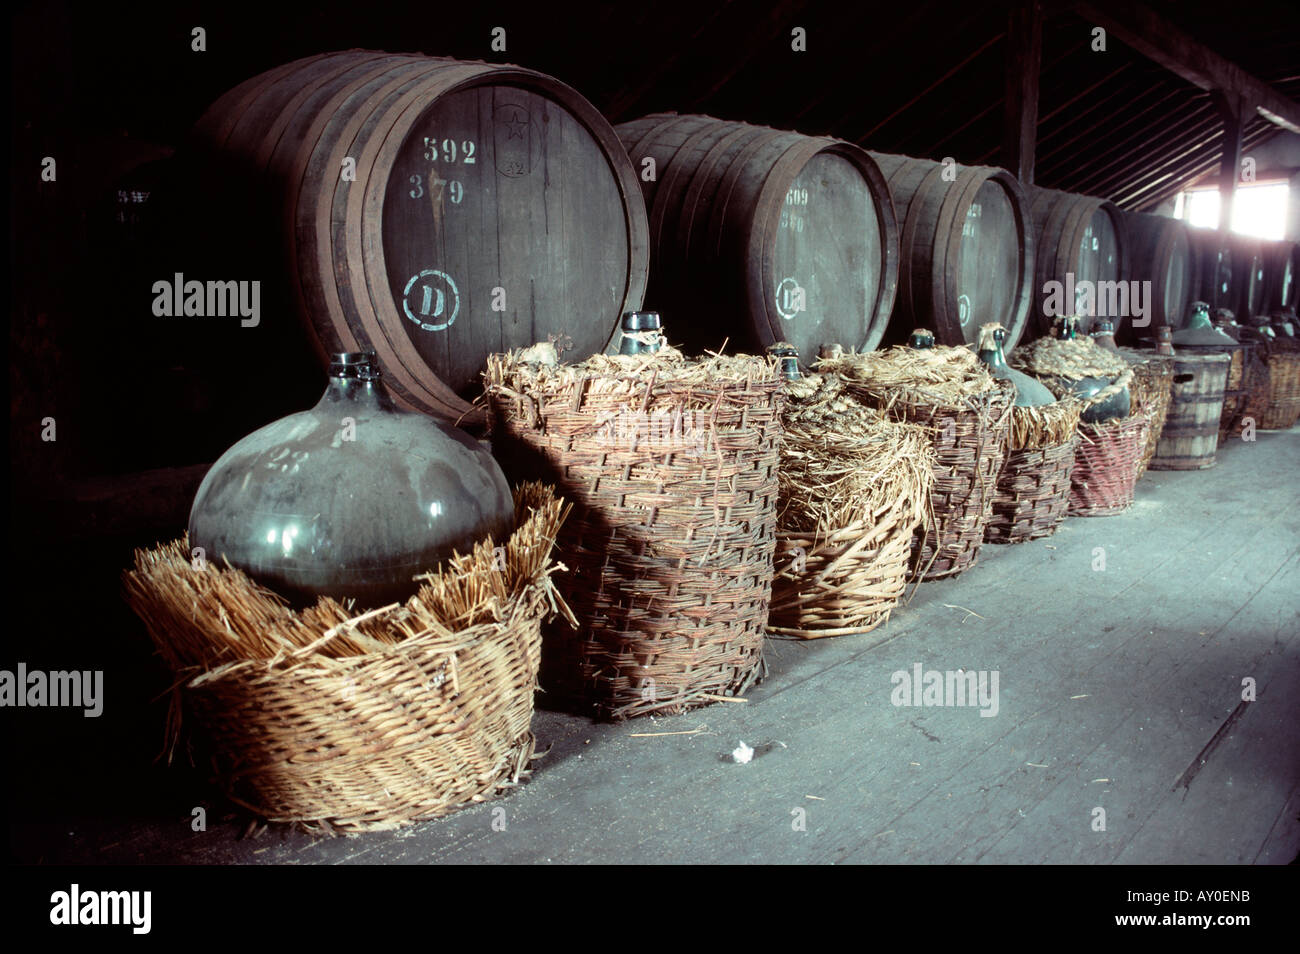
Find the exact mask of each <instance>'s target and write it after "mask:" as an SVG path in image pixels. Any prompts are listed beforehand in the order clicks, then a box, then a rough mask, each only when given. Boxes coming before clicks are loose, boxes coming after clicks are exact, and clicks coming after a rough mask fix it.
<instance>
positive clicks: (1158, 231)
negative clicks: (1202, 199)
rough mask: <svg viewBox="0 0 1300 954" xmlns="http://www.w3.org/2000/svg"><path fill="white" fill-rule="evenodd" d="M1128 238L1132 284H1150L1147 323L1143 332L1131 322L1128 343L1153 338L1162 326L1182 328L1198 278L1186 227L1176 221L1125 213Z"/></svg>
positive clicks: (1125, 336)
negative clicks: (1156, 330)
mask: <svg viewBox="0 0 1300 954" xmlns="http://www.w3.org/2000/svg"><path fill="white" fill-rule="evenodd" d="M1124 225H1125V228H1126V229H1127V231H1128V236H1129V250H1130V256H1129V263H1130V271H1131V274H1132V278H1133V280H1135V281H1141V282H1150V283H1151V295H1150V298H1149V300H1148V302H1147V305H1148V307H1149V311H1150V314H1149V316H1148V317H1149V322H1148V324H1147V325H1146V326H1145V328H1141V327H1137V326H1136V325H1135V324H1134V322H1129V323H1127V324H1126V326H1125V330H1126V334H1125V335H1124V338H1125V339H1126V340H1128V341H1133V340H1135V339H1139V338H1143V337H1154V335H1155V329H1156V328H1158V327H1160V326H1161V325H1169V326H1170V327H1172V328H1182V327H1183V326H1184V325H1185V324H1186V323H1187V319H1188V317H1189V316H1190V314H1191V305H1192V301H1193V299H1194V297H1195V295H1196V290H1197V287H1198V285H1199V281H1200V276H1199V274H1198V272H1199V262H1198V259H1197V258H1196V256H1195V254H1194V253H1193V249H1192V239H1191V235H1190V233H1189V232H1188V229H1187V226H1186V225H1185V224H1184V223H1183V222H1181V221H1179V220H1178V219H1172V218H1169V217H1167V216H1163V215H1149V214H1147V213H1145V212H1125V213H1124Z"/></svg>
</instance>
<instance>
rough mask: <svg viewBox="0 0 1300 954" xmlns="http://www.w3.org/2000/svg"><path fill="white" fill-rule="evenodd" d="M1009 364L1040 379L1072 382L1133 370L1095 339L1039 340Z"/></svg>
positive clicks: (1015, 353) (1017, 352) (1018, 352)
mask: <svg viewBox="0 0 1300 954" xmlns="http://www.w3.org/2000/svg"><path fill="white" fill-rule="evenodd" d="M1007 363H1008V364H1010V365H1011V366H1012V367H1015V368H1019V369H1020V370H1021V371H1024V372H1025V373H1027V374H1032V375H1035V376H1037V377H1048V376H1051V377H1059V378H1066V379H1068V380H1072V381H1077V380H1079V379H1080V378H1094V377H1095V378H1113V377H1115V375H1117V374H1122V373H1123V372H1125V371H1127V370H1128V367H1129V364H1128V362H1127V361H1125V360H1124V358H1123V357H1121V356H1120V355H1119V354H1117V353H1115V352H1114V351H1111V350H1109V349H1108V348H1102V347H1099V346H1098V345H1097V343H1096V342H1095V341H1093V340H1092V339H1091V338H1065V339H1062V338H1037V339H1035V340H1034V341H1030V342H1028V343H1026V344H1022V345H1021V346H1020V347H1019V348H1017V349H1016V350H1015V351H1013V352H1012V354H1011V356H1010V357H1009V358H1008V359H1007Z"/></svg>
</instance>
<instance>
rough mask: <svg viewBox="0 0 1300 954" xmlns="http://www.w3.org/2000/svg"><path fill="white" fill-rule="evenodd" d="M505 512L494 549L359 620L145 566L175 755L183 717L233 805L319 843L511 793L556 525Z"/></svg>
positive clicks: (526, 745)
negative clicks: (504, 539)
mask: <svg viewBox="0 0 1300 954" xmlns="http://www.w3.org/2000/svg"><path fill="white" fill-rule="evenodd" d="M515 499H516V510H517V513H518V515H519V523H518V528H517V529H516V531H515V533H514V535H513V536H512V537H511V539H510V541H509V542H508V543H507V544H506V546H505V547H504V548H503V549H502V548H498V549H497V550H495V551H494V549H493V548H492V547H491V542H490V541H488V542H485V543H482V544H480V545H479V546H478V547H476V549H475V551H474V553H473V554H472V555H469V556H465V557H457V558H455V559H454V560H453V561H452V562H451V564H450V565H449V566H448V567H446V568H445V569H444V570H443V572H442V573H441V574H439V575H437V576H433V577H430V578H428V580H427V582H426V585H424V586H422V587H421V589H420V592H419V594H418V595H417V596H415V597H412V598H411V599H410V600H409V601H408V602H407V603H406V604H405V605H403V606H398V605H396V604H394V605H392V606H388V607H383V608H381V609H378V610H372V611H370V612H367V613H364V614H362V615H361V616H357V617H353V616H352V614H351V613H350V612H349V611H348V610H346V609H345V608H344V607H343V606H341V605H340V604H338V603H335V602H334V601H332V600H322V601H321V602H320V603H318V604H317V605H316V606H315V607H310V608H308V609H305V610H303V611H301V612H296V611H294V610H291V609H289V608H288V607H287V606H285V605H284V604H283V602H282V601H281V600H279V599H278V598H277V597H275V596H274V595H273V594H271V593H270V592H269V591H267V590H264V589H262V588H261V587H259V586H257V585H256V584H254V583H253V582H251V581H250V580H249V579H248V577H246V576H244V574H243V573H240V572H239V571H237V570H232V569H229V568H222V569H219V568H216V567H215V566H209V567H207V568H206V569H195V568H194V567H193V566H192V565H191V563H190V558H189V546H188V543H187V542H186V541H185V540H184V539H182V540H180V541H176V542H174V543H171V544H166V545H163V546H161V547H158V548H156V549H154V550H151V551H148V552H145V551H137V553H136V562H135V569H134V570H132V571H128V572H127V573H126V574H124V578H125V582H126V589H127V599H128V601H129V602H130V603H131V605H132V607H133V608H134V609H135V610H136V612H137V613H139V615H140V616H141V617H142V618H143V619H144V621H145V624H146V626H147V628H148V630H149V633H150V636H151V637H152V638H153V640H154V642H155V644H156V645H157V647H158V650H159V652H160V653H161V654H162V656H163V657H164V658H165V659H166V660H167V662H168V664H169V665H170V667H171V669H172V671H173V672H174V673H175V675H176V680H177V681H176V689H175V690H174V692H173V699H172V703H173V708H172V725H171V735H172V740H171V741H172V744H173V746H174V744H175V741H176V735H177V733H178V732H179V721H180V714H181V712H182V711H185V712H188V713H190V714H191V715H193V716H194V717H195V718H196V720H197V721H198V722H199V723H200V724H201V725H202V726H203V727H204V728H205V729H206V731H207V735H208V738H209V740H210V743H211V745H212V747H213V750H214V764H215V765H216V768H217V776H218V779H219V781H220V783H221V784H222V786H223V787H224V788H225V790H226V792H227V793H228V795H229V796H230V798H231V799H232V800H234V801H235V802H237V803H239V804H241V805H243V806H245V807H247V808H249V809H251V810H252V811H254V812H256V813H257V814H259V815H261V816H263V817H265V818H266V819H268V820H270V821H273V822H293V823H298V824H300V825H302V826H303V827H306V828H309V829H311V830H318V831H325V832H335V831H345V832H354V831H366V830H372V831H373V830H384V829H391V828H397V827H400V826H402V825H406V824H410V823H412V822H414V821H418V820H421V819H426V818H432V817H435V816H438V815H442V814H445V813H446V812H448V811H450V810H451V809H453V808H456V807H457V806H461V805H464V804H466V803H469V802H477V801H483V800H485V799H487V798H490V797H492V796H494V795H496V794H499V793H500V792H502V791H503V790H505V789H506V788H508V787H510V786H512V785H515V784H516V783H517V782H518V781H519V780H520V779H521V778H522V777H523V776H524V775H526V774H527V770H528V768H527V767H528V763H529V760H530V759H531V758H532V755H533V745H534V740H533V735H532V732H531V731H530V723H531V720H532V713H533V694H534V690H535V689H536V687H537V673H538V665H539V660H540V655H541V622H542V618H543V616H544V615H545V614H546V613H548V612H549V611H551V610H553V609H554V608H555V607H556V605H557V604H556V601H555V592H554V590H553V588H552V584H551V579H550V575H551V573H552V572H553V570H554V567H553V565H552V563H551V560H550V551H551V544H552V541H553V540H554V537H555V534H556V532H557V530H558V528H559V525H560V524H561V522H562V521H563V519H564V508H563V506H562V504H561V502H560V501H559V500H558V499H557V498H556V497H555V496H554V494H553V493H552V492H551V491H550V490H549V489H547V488H544V487H542V486H540V485H530V486H526V487H523V488H521V489H520V490H519V491H517V492H516V497H515ZM232 644H235V645H240V646H244V647H246V649H245V650H244V654H243V656H242V657H241V658H231V648H232Z"/></svg>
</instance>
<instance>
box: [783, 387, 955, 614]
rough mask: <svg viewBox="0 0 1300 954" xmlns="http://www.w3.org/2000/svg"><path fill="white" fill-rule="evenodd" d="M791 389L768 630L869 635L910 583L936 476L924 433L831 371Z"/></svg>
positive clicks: (784, 443) (896, 602)
mask: <svg viewBox="0 0 1300 954" xmlns="http://www.w3.org/2000/svg"><path fill="white" fill-rule="evenodd" d="M787 388H788V391H789V393H790V398H791V401H790V403H789V404H788V405H787V408H786V415H787V416H786V422H785V423H786V427H785V434H784V436H783V438H782V443H781V471H780V485H781V499H780V511H781V514H780V517H779V520H778V524H777V561H778V572H777V575H776V578H775V580H774V581H773V584H772V611H771V617H770V622H769V625H768V630H769V631H770V632H774V633H780V634H782V635H787V636H797V637H799V638H801V639H816V638H819V637H823V636H845V635H850V634H855V633H867V632H870V631H871V630H873V629H875V628H876V627H877V626H879V625H881V624H882V623H884V622H885V621H886V620H888V619H889V613H890V610H891V609H893V608H894V606H896V605H897V604H898V601H899V600H900V599H901V598H902V596H903V593H904V591H905V589H906V586H907V572H908V562H909V558H910V556H911V552H912V537H913V535H914V534H915V532H916V530H917V528H918V527H919V526H920V525H921V522H922V520H923V519H924V517H925V508H926V504H927V502H928V500H929V494H930V487H931V483H932V481H933V479H934V476H933V470H932V461H931V459H930V455H931V450H930V440H929V436H928V435H927V434H926V433H925V432H924V431H923V430H921V429H920V428H917V427H913V426H910V425H906V424H899V423H897V422H894V421H889V420H886V419H884V418H883V417H882V416H881V415H880V414H879V412H877V411H874V410H872V409H870V408H867V407H865V406H863V405H861V404H859V403H858V402H857V401H856V400H855V399H853V398H852V397H850V396H848V395H847V394H846V393H844V391H843V384H842V382H841V381H840V380H839V379H838V378H837V377H836V376H834V375H811V376H808V377H805V378H802V379H800V380H799V381H795V382H791V383H790V384H789V385H788V386H787Z"/></svg>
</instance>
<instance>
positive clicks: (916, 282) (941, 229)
mask: <svg viewBox="0 0 1300 954" xmlns="http://www.w3.org/2000/svg"><path fill="white" fill-rule="evenodd" d="M871 158H873V159H875V160H876V163H877V164H878V165H879V166H880V170H881V172H883V173H884V174H885V178H886V181H888V183H889V190H890V193H891V195H892V196H893V199H894V211H895V212H896V213H897V215H898V217H899V221H900V222H901V223H902V224H901V226H900V237H899V246H900V248H899V254H900V258H899V291H898V300H897V302H895V304H894V316H893V318H891V319H890V329H889V339H890V340H891V341H903V340H905V339H906V338H907V334H908V332H910V331H911V330H912V329H913V328H915V327H918V326H924V327H926V328H929V329H930V330H932V331H933V332H934V333H935V337H936V339H937V340H938V341H939V342H940V343H941V344H949V345H961V344H967V343H974V342H976V341H977V339H978V337H979V329H980V326H981V325H984V324H986V323H988V322H997V323H998V324H1000V325H1002V326H1003V327H1004V328H1006V329H1007V338H1006V342H1005V343H1004V345H1003V347H1004V348H1005V350H1007V351H1010V350H1011V349H1012V348H1014V347H1015V346H1016V342H1018V341H1019V340H1020V337H1021V334H1022V333H1023V332H1024V329H1025V324H1026V322H1027V321H1028V319H1029V310H1030V308H1031V307H1033V303H1034V295H1033V281H1034V236H1033V228H1032V227H1031V223H1030V219H1029V203H1028V200H1027V198H1026V197H1025V193H1024V190H1023V189H1022V188H1021V186H1020V182H1019V181H1018V180H1017V179H1016V177H1015V176H1013V175H1012V174H1011V173H1009V172H1007V171H1006V170H1005V169H998V168H995V167H992V166H961V165H955V164H953V163H949V164H947V165H945V164H944V163H941V162H932V161H930V160H928V159H913V158H911V157H909V156H892V155H886V154H883V153H875V152H873V153H871Z"/></svg>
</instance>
